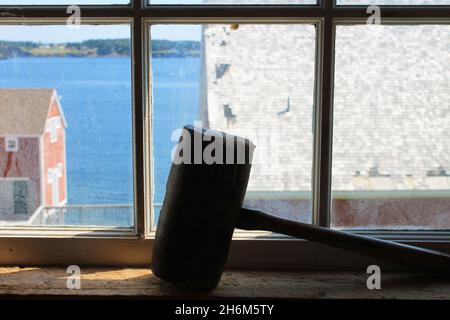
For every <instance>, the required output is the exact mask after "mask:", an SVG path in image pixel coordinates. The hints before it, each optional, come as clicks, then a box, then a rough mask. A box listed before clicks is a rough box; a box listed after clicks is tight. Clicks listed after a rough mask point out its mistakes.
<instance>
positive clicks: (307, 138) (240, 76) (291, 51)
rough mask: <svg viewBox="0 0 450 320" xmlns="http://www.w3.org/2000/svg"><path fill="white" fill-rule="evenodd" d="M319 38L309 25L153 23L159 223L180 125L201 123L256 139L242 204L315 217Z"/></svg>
mask: <svg viewBox="0 0 450 320" xmlns="http://www.w3.org/2000/svg"><path fill="white" fill-rule="evenodd" d="M186 30H189V31H186ZM176 35H178V37H179V39H178V40H176ZM188 36H190V39H189V40H186V39H188ZM315 36H316V29H315V26H314V25H311V24H284V25H273V24H231V25H225V24H205V25H194V26H192V25H191V26H188V27H187V26H184V25H154V26H152V27H151V38H152V45H151V47H152V58H151V66H152V86H153V88H152V89H153V92H152V97H153V119H154V121H153V159H154V162H153V163H154V169H153V172H154V175H155V176H154V187H153V190H154V203H155V204H154V213H155V215H154V218H155V221H153V222H154V223H156V219H157V218H158V216H159V209H160V207H161V203H162V200H163V198H164V191H165V184H166V180H167V176H168V172H169V169H170V165H171V158H170V155H171V151H172V149H173V148H174V146H175V144H176V142H177V141H178V137H179V132H177V131H176V129H180V128H182V127H183V126H184V125H186V124H195V122H196V121H199V122H200V124H199V125H203V126H204V127H206V128H208V127H210V128H213V129H215V130H220V131H225V132H229V133H232V134H236V135H239V136H243V137H246V138H249V139H250V140H252V142H253V143H255V144H256V146H257V149H256V152H255V156H254V160H253V163H252V172H251V175H250V181H249V185H248V188H247V196H246V201H245V204H247V205H250V206H252V207H256V208H260V209H265V210H267V211H269V212H272V213H274V214H276V215H279V216H282V217H285V218H288V219H292V220H296V221H302V222H308V223H309V222H311V209H310V207H311V201H310V200H311V185H312V182H311V175H312V154H313V133H312V123H313V104H314V103H313V100H314V83H315V76H314V75H315ZM167 38H170V39H171V41H172V42H168V39H167ZM180 39H183V40H180ZM182 41H184V42H182ZM204 53H206V55H205V54H204ZM171 139H172V141H171Z"/></svg>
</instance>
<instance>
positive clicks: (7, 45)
mask: <svg viewBox="0 0 450 320" xmlns="http://www.w3.org/2000/svg"><path fill="white" fill-rule="evenodd" d="M200 54H201V43H200V42H199V41H170V40H153V41H152V57H154V58H187V57H200ZM130 56H131V49H130V40H128V39H111V40H86V41H83V42H76V43H58V44H45V43H36V42H16V41H0V60H7V59H11V58H29V57H31V58H40V57H42V58H44V57H45V58H49V57H54V58H58V57H60V58H67V57H69V58H115V57H118V58H120V57H130Z"/></svg>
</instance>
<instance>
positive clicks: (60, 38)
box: [0, 24, 201, 43]
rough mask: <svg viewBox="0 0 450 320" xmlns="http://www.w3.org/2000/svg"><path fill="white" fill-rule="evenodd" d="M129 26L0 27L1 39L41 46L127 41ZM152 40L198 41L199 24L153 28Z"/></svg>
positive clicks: (157, 26)
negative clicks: (44, 44)
mask: <svg viewBox="0 0 450 320" xmlns="http://www.w3.org/2000/svg"><path fill="white" fill-rule="evenodd" d="M130 30H131V29H130V26H129V25H123V24H122V25H101V26H98V25H81V26H80V29H70V28H68V27H67V26H66V25H52V26H42V25H39V26H22V25H20V26H19V25H14V26H11V25H0V40H6V41H33V42H42V43H63V42H79V41H84V40H88V39H118V38H121V39H123V38H130ZM151 37H152V39H167V40H196V41H200V38H201V26H200V25H176V26H175V25H155V26H152V27H151Z"/></svg>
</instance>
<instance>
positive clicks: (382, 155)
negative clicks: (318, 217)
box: [332, 25, 450, 229]
mask: <svg viewBox="0 0 450 320" xmlns="http://www.w3.org/2000/svg"><path fill="white" fill-rule="evenodd" d="M449 48H450V26H446V25H414V26H412V25H410V26H398V25H397V26H392V25H391V26H363V25H361V26H338V27H337V38H336V80H335V102H334V145H333V214H332V224H333V226H334V227H337V228H355V229H357V228H361V229H369V228H370V229H450V157H449V154H450V112H449V106H450V90H449V89H448V85H449V83H450V51H449Z"/></svg>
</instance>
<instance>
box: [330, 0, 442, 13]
mask: <svg viewBox="0 0 450 320" xmlns="http://www.w3.org/2000/svg"><path fill="white" fill-rule="evenodd" d="M336 3H337V4H338V5H380V6H382V5H386V6H404V5H413V6H416V5H450V0H336ZM381 15H383V12H381Z"/></svg>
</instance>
